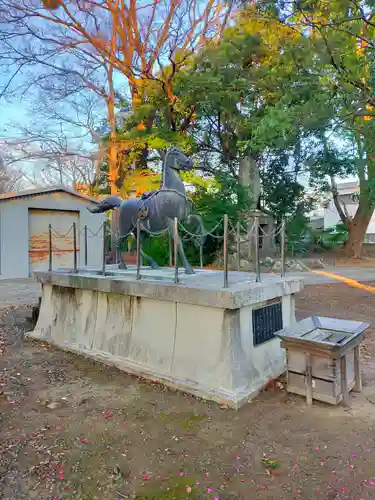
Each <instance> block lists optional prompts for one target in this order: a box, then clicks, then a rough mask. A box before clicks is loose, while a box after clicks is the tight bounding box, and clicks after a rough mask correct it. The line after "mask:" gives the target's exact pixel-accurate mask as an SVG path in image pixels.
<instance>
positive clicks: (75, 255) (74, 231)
mask: <svg viewBox="0 0 375 500" xmlns="http://www.w3.org/2000/svg"><path fill="white" fill-rule="evenodd" d="M73 248H74V250H73V251H74V269H73V272H74V273H78V268H77V226H76V223H75V222H73Z"/></svg>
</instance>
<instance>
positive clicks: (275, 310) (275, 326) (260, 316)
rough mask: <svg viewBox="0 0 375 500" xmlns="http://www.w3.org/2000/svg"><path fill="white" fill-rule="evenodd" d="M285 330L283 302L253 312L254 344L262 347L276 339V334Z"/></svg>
mask: <svg viewBox="0 0 375 500" xmlns="http://www.w3.org/2000/svg"><path fill="white" fill-rule="evenodd" d="M282 328H283V309H282V305H281V302H277V303H276V304H271V305H267V306H265V307H260V308H259V309H255V310H253V342H254V345H260V344H263V343H264V342H267V341H268V340H271V339H273V338H275V333H276V332H278V331H279V330H282Z"/></svg>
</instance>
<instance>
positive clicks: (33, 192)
mask: <svg viewBox="0 0 375 500" xmlns="http://www.w3.org/2000/svg"><path fill="white" fill-rule="evenodd" d="M56 192H64V193H67V194H70V195H72V196H77V197H78V198H82V199H84V200H87V201H90V202H92V203H100V200H97V199H95V198H91V197H90V196H86V195H85V194H81V193H77V192H76V191H73V190H72V189H69V188H67V187H65V186H52V187H48V188H36V189H27V190H25V191H18V192H15V191H14V192H12V193H4V194H0V202H2V201H9V200H14V199H16V198H27V197H29V196H30V197H32V196H40V195H43V194H49V193H56Z"/></svg>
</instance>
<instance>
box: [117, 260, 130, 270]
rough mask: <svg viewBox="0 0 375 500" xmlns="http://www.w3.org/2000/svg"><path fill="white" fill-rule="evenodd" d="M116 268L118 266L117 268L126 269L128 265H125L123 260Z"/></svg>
mask: <svg viewBox="0 0 375 500" xmlns="http://www.w3.org/2000/svg"><path fill="white" fill-rule="evenodd" d="M118 268H119V269H127V268H128V267H127V265H126V264H124V263H123V262H120V264H119V265H118Z"/></svg>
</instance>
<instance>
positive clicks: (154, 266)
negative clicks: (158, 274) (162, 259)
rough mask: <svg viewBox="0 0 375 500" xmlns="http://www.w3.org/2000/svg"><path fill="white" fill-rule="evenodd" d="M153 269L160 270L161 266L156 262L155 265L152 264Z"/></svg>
mask: <svg viewBox="0 0 375 500" xmlns="http://www.w3.org/2000/svg"><path fill="white" fill-rule="evenodd" d="M151 267H152V269H160V266H159V264H157V263H156V262H155V263H154V264H151Z"/></svg>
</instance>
